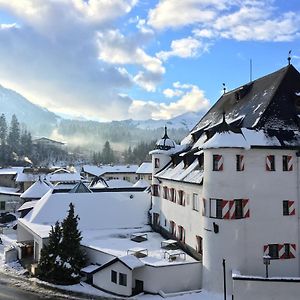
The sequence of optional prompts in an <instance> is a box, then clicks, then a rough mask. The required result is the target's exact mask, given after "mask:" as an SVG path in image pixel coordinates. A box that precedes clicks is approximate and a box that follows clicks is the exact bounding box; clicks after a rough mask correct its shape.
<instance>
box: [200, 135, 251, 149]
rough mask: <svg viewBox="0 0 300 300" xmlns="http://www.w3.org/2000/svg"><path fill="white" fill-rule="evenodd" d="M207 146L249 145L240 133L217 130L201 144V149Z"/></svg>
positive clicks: (247, 147)
mask: <svg viewBox="0 0 300 300" xmlns="http://www.w3.org/2000/svg"><path fill="white" fill-rule="evenodd" d="M209 148H245V149H249V148H250V146H249V144H248V143H247V141H246V140H245V138H244V136H243V135H242V134H240V133H234V132H230V131H228V132H221V133H219V132H217V133H216V134H215V135H214V136H213V137H212V138H211V139H209V140H208V141H207V142H205V143H204V144H203V145H202V149H209Z"/></svg>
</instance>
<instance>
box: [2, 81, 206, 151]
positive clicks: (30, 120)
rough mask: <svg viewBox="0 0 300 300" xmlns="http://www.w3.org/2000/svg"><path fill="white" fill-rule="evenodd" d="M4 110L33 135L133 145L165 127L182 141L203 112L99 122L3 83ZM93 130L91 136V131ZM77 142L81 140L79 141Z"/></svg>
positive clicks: (158, 135) (72, 140)
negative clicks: (55, 108)
mask: <svg viewBox="0 0 300 300" xmlns="http://www.w3.org/2000/svg"><path fill="white" fill-rule="evenodd" d="M2 113H4V114H5V116H6V119H7V123H8V124H9V123H10V119H11V116H12V114H15V115H16V116H17V118H18V120H19V122H20V123H23V124H25V125H26V126H27V128H28V129H29V130H30V131H31V133H32V134H33V136H36V137H38V136H46V137H50V138H53V139H59V140H60V139H61V140H64V141H66V142H68V143H70V144H76V143H78V140H80V141H81V143H83V142H85V143H86V144H89V145H91V143H92V142H93V143H94V142H95V140H96V139H95V132H97V135H98V137H97V141H98V143H103V142H105V141H106V140H110V141H112V142H114V143H121V144H123V145H126V144H128V145H132V144H135V143H138V142H140V141H149V140H150V141H151V140H152V139H153V140H155V139H157V138H159V137H160V136H161V134H163V127H164V126H167V127H168V129H169V131H172V136H173V138H175V139H177V140H180V139H182V138H183V137H184V136H185V135H186V134H187V132H188V131H189V130H190V129H191V128H193V127H194V125H195V124H196V123H197V122H198V121H199V119H200V118H201V116H202V114H201V113H194V112H190V113H185V114H182V115H180V116H177V117H175V118H173V119H170V120H151V119H150V120H141V121H137V120H123V121H112V122H96V121H90V120H84V119H78V118H75V117H74V118H73V119H71V118H70V117H68V118H64V116H58V115H56V114H55V113H53V112H51V111H49V110H47V109H46V108H43V107H40V106H38V105H36V104H33V103H32V102H30V101H29V100H27V99H26V98H25V97H23V96H22V95H20V94H19V93H17V92H15V91H13V90H10V89H6V88H4V87H2V86H0V114H2ZM88 133H90V135H89V134H88ZM75 141H77V142H75Z"/></svg>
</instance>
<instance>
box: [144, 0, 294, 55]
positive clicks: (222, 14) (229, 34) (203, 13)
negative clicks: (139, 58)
mask: <svg viewBox="0 0 300 300" xmlns="http://www.w3.org/2000/svg"><path fill="white" fill-rule="evenodd" d="M148 24H149V25H151V26H152V27H153V28H155V29H166V28H169V27H174V28H175V27H183V26H186V25H190V26H193V27H194V28H192V32H193V33H194V36H195V38H198V39H204V38H205V39H214V40H215V39H220V38H225V39H234V40H238V41H274V42H282V41H292V40H294V39H295V38H298V37H299V36H300V16H299V13H298V12H293V11H290V12H285V13H278V11H277V10H276V6H275V1H274V0H260V1H256V0H244V1H242V0H220V1H216V0H204V1H203V0H186V1H180V0H160V1H159V3H158V4H157V5H156V7H155V8H154V9H152V10H150V11H149V14H148ZM204 45H205V44H204ZM187 52H188V51H187ZM172 53H174V52H173V51H172V50H171V51H167V52H161V53H160V57H166V58H168V57H169V56H172ZM182 57H189V56H188V54H187V56H182Z"/></svg>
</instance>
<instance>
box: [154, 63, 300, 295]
mask: <svg viewBox="0 0 300 300" xmlns="http://www.w3.org/2000/svg"><path fill="white" fill-rule="evenodd" d="M299 127H300V74H299V73H298V71H297V70H296V69H295V68H294V67H293V66H292V65H289V66H287V67H285V68H282V69H280V70H278V71H276V72H274V73H272V74H269V75H267V76H264V77H262V78H259V79H257V80H255V81H252V82H250V83H248V84H245V85H243V86H241V87H239V88H237V89H235V90H232V91H229V92H224V95H222V96H221V98H220V99H219V100H218V101H217V102H216V103H215V104H214V105H213V106H212V108H211V109H210V110H209V111H208V112H207V113H206V114H205V115H204V117H203V118H202V119H201V120H200V121H199V123H198V124H197V125H196V126H195V127H194V128H193V129H192V131H191V132H190V133H189V135H188V136H187V137H186V138H184V139H183V140H182V141H181V144H180V145H177V144H176V143H175V142H174V141H173V140H171V139H170V138H169V137H168V134H167V131H166V132H165V135H164V136H163V138H162V139H161V140H159V141H158V142H157V144H156V148H155V149H154V150H153V151H151V152H150V154H151V155H152V166H153V179H152V208H151V222H152V226H153V228H154V229H155V230H157V231H159V232H161V233H162V234H164V235H166V236H169V237H173V238H175V239H177V240H179V241H180V242H181V245H182V247H183V248H184V249H185V250H186V251H188V252H190V253H191V254H192V255H193V256H194V257H197V258H198V259H199V260H202V278H201V279H199V280H202V288H203V289H206V290H210V291H215V292H223V288H224V277H225V276H224V273H223V271H224V269H223V259H225V268H226V269H225V270H226V272H225V275H226V277H225V278H226V279H225V283H226V288H227V294H228V295H234V299H259V298H255V292H254V293H253V294H252V298H251V297H250V298H247V296H245V295H244V296H242V295H243V293H244V290H245V289H244V288H243V287H245V285H244V286H243V284H244V282H246V283H247V284H248V288H249V289H250V290H251V286H253V284H255V283H257V282H258V283H259V282H264V283H265V284H269V285H271V284H272V287H273V284H274V282H275V283H276V280H277V281H280V283H278V284H283V282H287V284H289V283H290V282H291V281H293V282H295V284H297V288H298V293H299V292H300V286H299V285H298V282H300V278H299V277H300V260H299V254H300V253H299V247H300V245H299V228H300V227H299V200H300V187H299V178H300V132H299ZM263 257H265V258H267V260H270V265H269V268H268V271H269V274H268V275H269V279H266V278H265V276H266V266H265V265H264V263H263ZM289 278H293V279H289ZM297 278H298V279H299V280H297ZM255 280H256V281H255ZM289 280H290V281H289ZM253 281H255V282H254V283H253ZM246 283H245V284H246ZM278 286H279V285H278ZM253 288H255V287H254V286H253ZM257 289H259V287H257V286H256V291H257ZM289 289H290V288H289ZM275 290H276V289H275ZM283 290H284V288H283ZM276 291H277V290H276ZM284 291H285V290H284ZM275 293H276V292H275ZM291 293H292V294H293V292H291ZM295 293H297V292H295ZM292 294H290V296H288V297H287V298H286V299H294V298H293V295H292ZM298 295H299V294H298ZM277 297H279V298H280V297H281V296H280V295H277ZM279 298H274V299H279ZM261 299H262V298H261ZM272 299H273V298H272ZM295 299H296V298H295Z"/></svg>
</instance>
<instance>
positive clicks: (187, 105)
mask: <svg viewBox="0 0 300 300" xmlns="http://www.w3.org/2000/svg"><path fill="white" fill-rule="evenodd" d="M173 86H174V85H173ZM176 86H184V89H185V91H184V92H183V91H181V92H182V96H181V98H180V99H178V100H177V101H173V102H170V103H168V104H167V103H157V102H153V101H148V102H146V101H139V100H134V101H133V102H132V105H131V106H130V109H129V112H130V114H131V115H132V118H135V119H136V118H137V116H138V117H140V116H143V118H145V119H147V118H153V119H170V118H173V117H176V116H178V115H181V114H183V113H186V112H198V111H206V110H207V109H208V107H209V101H208V100H207V99H206V97H205V94H204V92H203V91H202V90H201V89H199V87H198V86H196V85H191V84H184V85H181V84H180V83H177V85H176Z"/></svg>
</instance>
